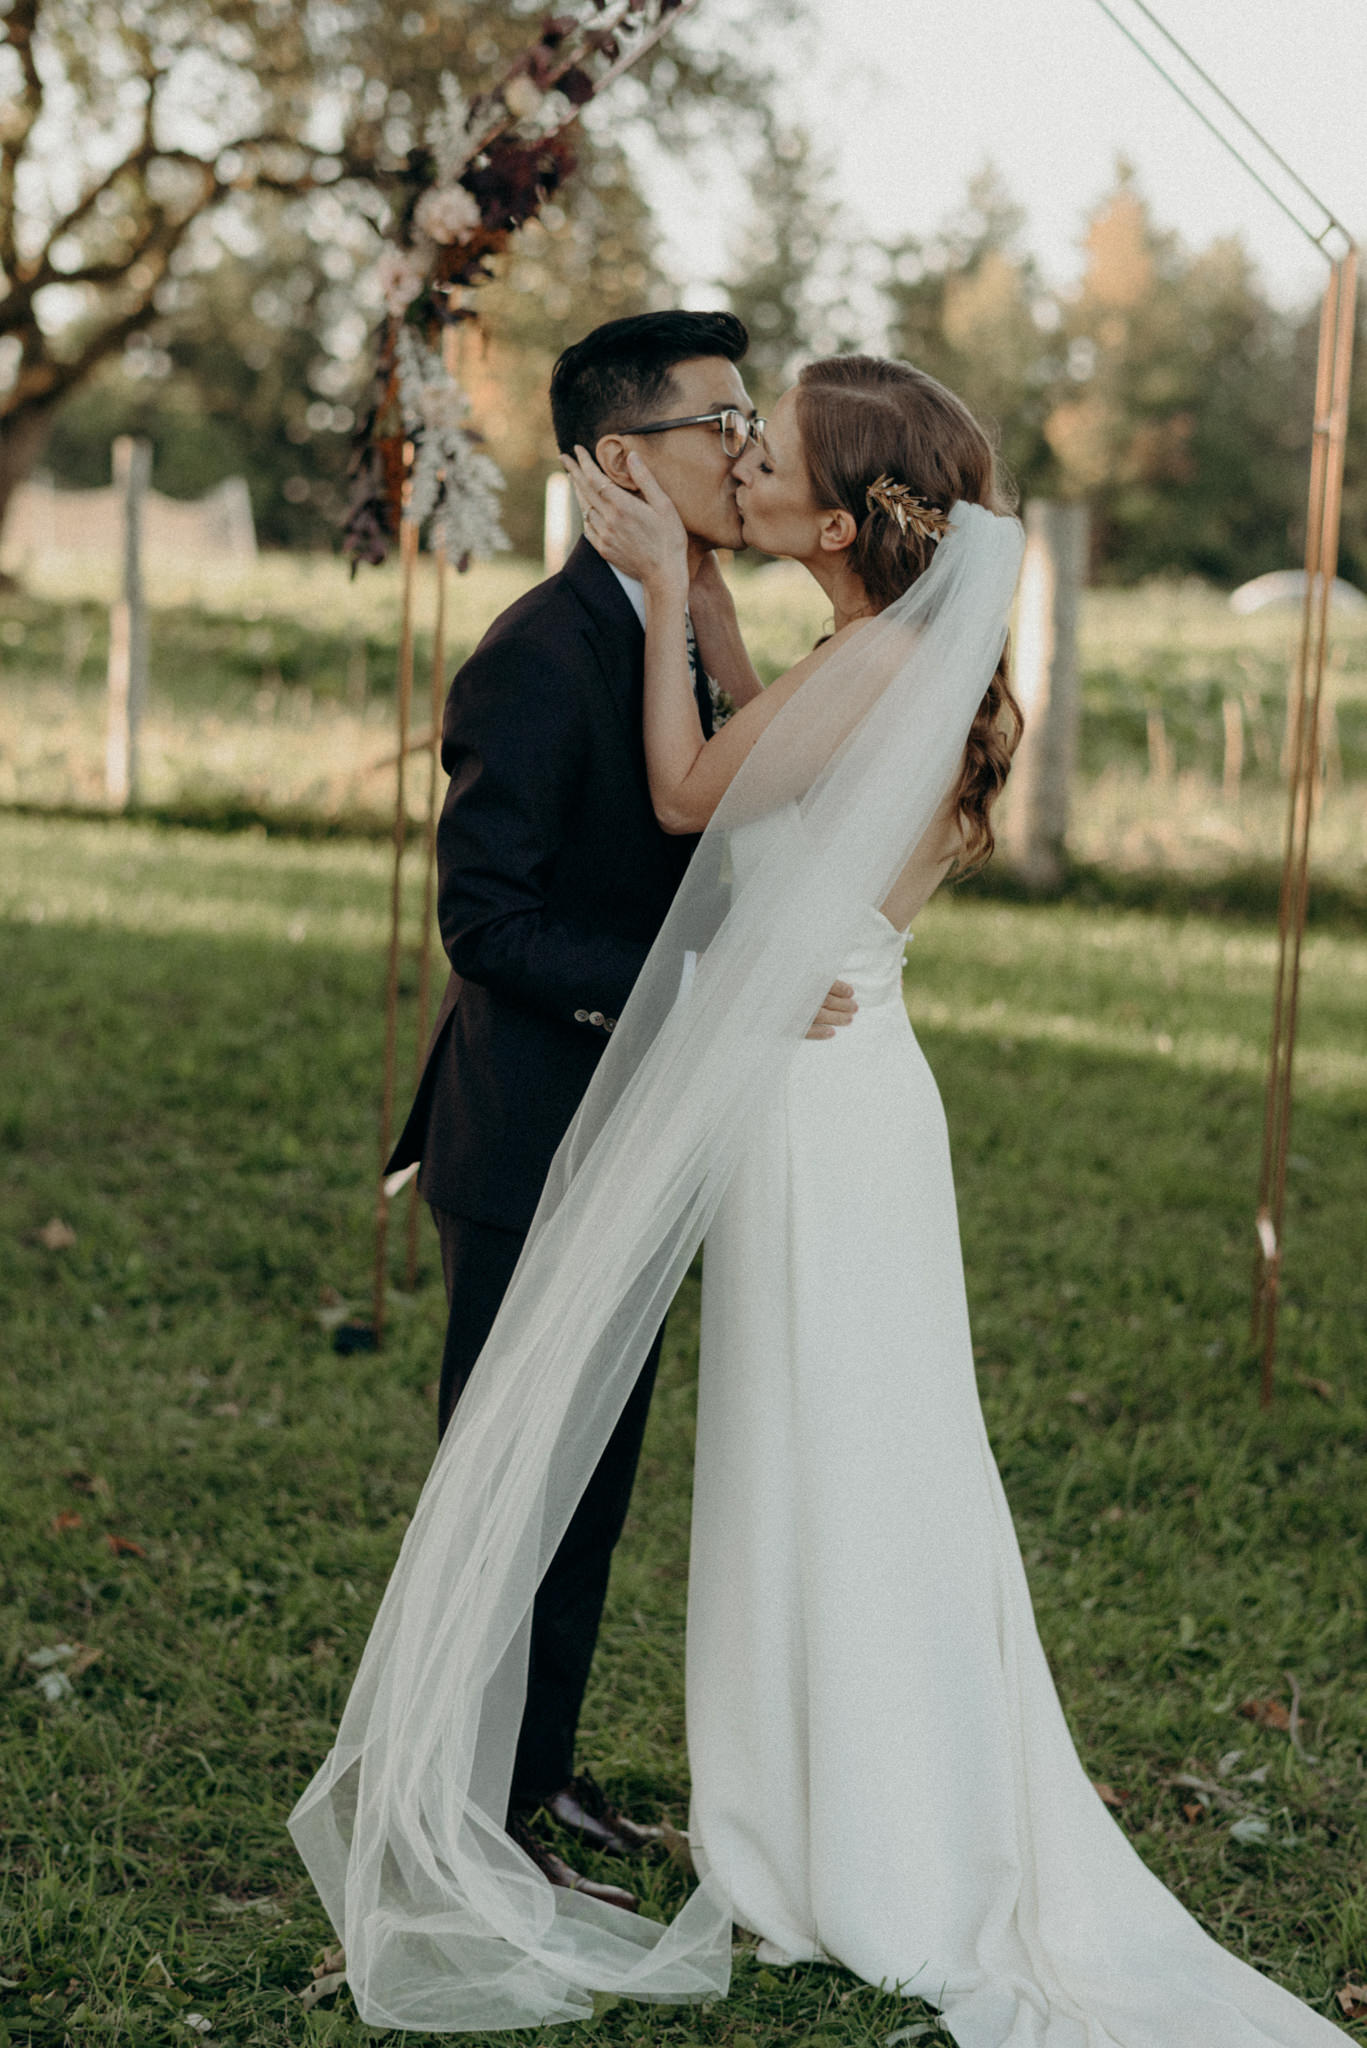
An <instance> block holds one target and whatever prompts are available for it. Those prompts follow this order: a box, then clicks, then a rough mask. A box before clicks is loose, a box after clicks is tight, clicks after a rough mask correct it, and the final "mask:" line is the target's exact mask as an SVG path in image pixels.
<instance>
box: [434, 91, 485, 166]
mask: <svg viewBox="0 0 1367 2048" xmlns="http://www.w3.org/2000/svg"><path fill="white" fill-rule="evenodd" d="M437 89H438V91H439V92H440V94H441V105H440V106H439V107H437V108H436V109H435V111H434V112H433V113H432V114H431V116H430V117H429V119H428V123H427V146H428V148H429V149H430V150H431V152H432V157H433V161H434V163H435V166H436V173H437V183H438V185H454V184H455V182H456V180H457V178H459V176H460V174H461V172H462V171H463V170H464V169H465V166H466V164H468V163H469V161H470V158H471V156H472V154H473V152H474V146H475V143H476V141H477V140H478V138H477V137H476V136H474V135H472V134H471V133H470V106H469V102H468V101H467V99H466V97H465V94H464V93H463V92H462V91H461V89H460V83H459V80H457V79H456V78H454V77H453V76H452V75H451V73H450V72H449V71H443V72H442V74H441V77H440V79H439V80H438V81H437Z"/></svg>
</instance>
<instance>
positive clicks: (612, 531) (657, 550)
mask: <svg viewBox="0 0 1367 2048" xmlns="http://www.w3.org/2000/svg"><path fill="white" fill-rule="evenodd" d="M560 460H561V462H562V464H563V465H564V468H565V471H566V473H567V475H568V476H569V479H570V482H571V483H572V484H573V485H574V490H575V495H576V497H577V498H578V500H579V507H580V510H581V511H582V513H583V515H584V531H585V533H586V534H587V535H588V538H589V539H590V541H592V543H593V545H594V547H595V548H597V550H598V552H599V554H600V555H603V556H604V557H605V558H606V560H608V561H609V562H611V563H612V564H613V565H614V567H615V568H618V569H621V570H622V571H623V572H624V574H626V575H628V576H635V577H638V578H639V579H640V581H641V582H643V583H648V582H651V581H652V580H657V579H664V580H666V581H669V582H675V581H678V580H679V579H682V582H683V585H684V587H685V590H686V588H687V582H688V536H687V534H686V533H685V532H684V526H683V521H682V520H681V519H680V517H679V515H678V513H677V512H676V511H675V510H674V507H673V505H672V504H671V503H670V500H669V499H668V497H667V496H666V495H665V493H664V491H663V490H661V488H660V486H659V484H658V483H656V481H655V478H654V476H653V475H652V474H651V471H650V469H649V467H648V466H647V464H646V463H645V462H644V461H643V460H642V458H641V457H640V456H639V455H637V454H636V453H635V451H634V450H633V452H632V453H631V455H630V456H629V457H628V458H627V460H628V467H629V470H630V473H631V477H632V481H633V483H634V485H635V487H636V488H635V490H624V489H623V488H622V487H621V486H620V485H618V484H615V483H613V481H612V480H611V478H610V477H607V476H605V475H604V473H603V471H602V470H601V469H600V468H599V467H598V465H597V463H596V462H595V461H594V459H593V457H592V456H591V455H590V454H589V451H588V450H587V448H576V449H575V451H574V455H573V457H571V456H568V455H562V456H561V458H560Z"/></svg>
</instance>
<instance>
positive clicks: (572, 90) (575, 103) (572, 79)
mask: <svg viewBox="0 0 1367 2048" xmlns="http://www.w3.org/2000/svg"><path fill="white" fill-rule="evenodd" d="M560 90H561V92H563V93H564V95H565V98H566V99H567V100H568V101H569V103H570V105H571V106H572V107H583V106H587V104H588V102H589V101H590V100H591V99H592V98H593V93H594V85H593V80H592V79H591V78H590V77H589V74H588V72H587V71H581V70H580V69H579V67H578V65H576V66H575V67H574V69H573V70H572V71H567V72H566V73H565V75H564V77H563V78H562V79H561V80H560Z"/></svg>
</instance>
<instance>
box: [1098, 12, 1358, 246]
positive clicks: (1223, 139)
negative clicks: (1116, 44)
mask: <svg viewBox="0 0 1367 2048" xmlns="http://www.w3.org/2000/svg"><path fill="white" fill-rule="evenodd" d="M1096 4H1097V6H1098V7H1099V8H1100V9H1101V11H1102V13H1103V14H1104V15H1105V16H1106V18H1107V20H1108V21H1110V22H1112V23H1113V24H1114V26H1115V27H1116V28H1118V29H1119V30H1120V33H1121V35H1122V36H1124V38H1125V40H1126V42H1127V43H1129V44H1130V45H1131V46H1132V47H1133V48H1134V49H1136V50H1138V52H1139V54H1140V56H1141V57H1142V58H1143V59H1144V60H1145V62H1146V63H1148V64H1151V65H1152V66H1153V68H1154V70H1155V71H1156V72H1157V73H1158V74H1159V76H1160V78H1163V79H1164V80H1166V82H1167V83H1168V84H1169V85H1170V86H1171V87H1172V89H1173V91H1174V92H1175V93H1176V94H1177V97H1178V98H1179V99H1180V100H1182V101H1183V102H1184V103H1185V104H1186V105H1187V106H1188V107H1190V109H1191V111H1192V113H1193V114H1195V116H1196V118H1197V120H1198V121H1199V122H1200V123H1201V125H1202V127H1203V128H1206V129H1208V130H1209V131H1210V133H1211V134H1212V135H1213V136H1214V137H1215V139H1216V141H1217V142H1219V143H1221V144H1222V145H1223V146H1224V148H1225V149H1227V150H1228V151H1229V153H1230V155H1231V156H1232V157H1233V158H1234V159H1235V160H1236V162H1238V163H1240V164H1242V165H1243V167H1244V169H1245V170H1246V171H1247V172H1248V175H1249V177H1250V178H1252V180H1253V182H1254V183H1255V184H1256V185H1260V186H1261V187H1262V189H1263V191H1264V192H1265V193H1266V194H1267V196H1268V198H1269V199H1270V200H1271V201H1272V202H1273V204H1274V205H1275V206H1278V207H1280V209H1281V211H1282V212H1283V213H1284V214H1285V215H1286V217H1287V219H1288V220H1289V221H1292V222H1294V223H1295V225H1296V226H1297V227H1298V228H1299V229H1300V231H1301V233H1302V234H1303V235H1304V236H1305V237H1306V239H1307V240H1308V241H1310V242H1312V243H1313V244H1314V246H1315V247H1316V248H1317V249H1318V250H1319V251H1320V254H1321V255H1323V256H1327V255H1328V254H1329V252H1328V250H1326V248H1325V246H1324V243H1325V238H1326V236H1327V235H1329V234H1330V233H1331V232H1332V231H1333V230H1334V229H1335V228H1337V230H1338V232H1339V233H1340V234H1341V235H1342V236H1343V238H1344V241H1345V243H1346V244H1348V245H1349V246H1350V247H1351V245H1352V237H1351V235H1350V234H1349V233H1348V230H1347V229H1346V228H1345V227H1344V225H1343V222H1342V221H1341V220H1340V219H1339V217H1338V215H1337V214H1336V213H1335V212H1334V211H1333V208H1332V207H1329V206H1326V205H1325V203H1324V201H1323V200H1322V199H1321V198H1320V196H1319V194H1318V193H1317V192H1313V191H1312V190H1311V189H1310V187H1309V186H1308V185H1307V184H1306V182H1305V180H1304V178H1302V177H1301V176H1300V174H1299V173H1298V172H1297V171H1294V170H1293V169H1292V168H1291V165H1290V164H1289V163H1288V162H1287V161H1286V158H1285V157H1284V156H1282V155H1281V153H1280V151H1278V150H1276V149H1274V148H1273V146H1272V144H1271V143H1270V142H1269V141H1268V139H1267V137H1266V136H1265V135H1264V134H1263V133H1262V131H1261V129H1259V128H1256V127H1255V126H1254V124H1253V123H1252V121H1250V120H1249V118H1248V116H1247V114H1245V113H1243V112H1242V110H1241V109H1240V108H1239V107H1237V106H1236V105H1235V103H1234V101H1233V100H1232V99H1231V98H1230V97H1229V94H1228V93H1227V92H1224V91H1223V90H1222V89H1221V88H1220V87H1219V86H1218V85H1217V84H1216V83H1215V80H1214V79H1213V78H1212V77H1211V76H1210V74H1209V72H1207V71H1204V70H1203V69H1202V68H1201V66H1200V65H1199V64H1198V63H1197V61H1196V59H1195V58H1194V57H1193V56H1192V54H1191V52H1190V51H1189V50H1188V49H1186V48H1185V47H1184V46H1183V45H1182V44H1181V43H1179V42H1178V40H1177V38H1176V36H1175V35H1174V34H1173V33H1172V30H1171V29H1170V28H1167V27H1165V25H1164V24H1163V22H1161V21H1160V20H1159V18H1158V16H1157V15H1156V14H1155V13H1154V12H1153V9H1152V8H1151V7H1147V6H1145V4H1144V0H1128V4H1129V5H1130V6H1131V7H1132V8H1133V9H1134V10H1135V11H1136V12H1137V13H1139V14H1141V15H1143V17H1144V19H1145V20H1146V21H1148V22H1150V23H1151V24H1152V25H1153V27H1154V28H1155V29H1156V30H1157V32H1158V34H1159V35H1160V36H1162V38H1163V40H1164V42H1165V43H1167V44H1168V46H1169V48H1170V49H1173V50H1175V51H1176V52H1177V54H1178V56H1179V57H1180V58H1181V59H1182V62H1183V63H1184V64H1185V65H1187V67H1188V68H1189V69H1190V70H1191V71H1192V72H1193V73H1194V74H1195V75H1196V77H1197V78H1199V79H1200V81H1201V83H1202V84H1203V85H1204V86H1206V87H1207V89H1208V90H1209V91H1210V92H1212V93H1213V94H1214V95H1215V97H1216V99H1217V100H1218V101H1219V102H1220V104H1221V105H1222V106H1224V107H1227V108H1228V110H1229V112H1230V113H1231V114H1232V115H1233V116H1234V119H1235V120H1236V121H1237V122H1238V123H1239V125H1240V127H1241V128H1243V129H1244V130H1245V132H1246V133H1247V134H1249V135H1251V136H1252V137H1253V139H1254V141H1255V142H1256V143H1257V144H1258V147H1259V148H1260V149H1262V150H1265V151H1266V153H1267V155H1268V156H1269V157H1270V158H1271V160H1272V162H1273V163H1274V164H1276V166H1277V168H1278V170H1280V171H1283V172H1285V174H1286V176H1287V177H1288V178H1289V179H1290V180H1291V183H1292V184H1293V185H1294V186H1295V187H1296V188H1297V190H1298V191H1300V192H1303V193H1304V195H1305V197H1306V198H1307V199H1308V200H1309V201H1310V202H1311V204H1312V205H1313V206H1315V207H1317V208H1318V209H1319V211H1320V212H1321V213H1322V214H1323V215H1324V225H1323V227H1322V228H1321V229H1320V230H1319V232H1318V234H1316V233H1314V232H1313V231H1312V230H1311V229H1310V228H1309V227H1308V226H1307V225H1306V223H1305V222H1304V221H1303V220H1302V219H1301V217H1300V215H1299V214H1298V213H1297V212H1296V211H1295V209H1294V207H1292V206H1290V205H1289V204H1288V203H1287V201H1286V199H1285V198H1284V197H1283V196H1282V194H1281V193H1280V192H1278V191H1277V189H1276V187H1275V186H1274V185H1272V184H1270V183H1269V182H1268V180H1267V179H1266V178H1265V177H1264V176H1263V175H1262V173H1261V172H1260V171H1259V170H1257V169H1256V168H1255V166H1254V165H1253V164H1251V163H1250V162H1249V160H1248V158H1247V157H1246V156H1245V154H1244V153H1243V151H1242V150H1241V149H1240V148H1239V146H1238V144H1237V143H1236V142H1235V141H1234V140H1233V139H1232V137H1230V136H1229V135H1227V134H1226V133H1225V131H1224V129H1223V128H1221V126H1220V125H1219V123H1218V122H1217V121H1215V120H1213V119H1212V117H1211V115H1210V114H1209V113H1208V112H1207V111H1206V109H1205V108H1204V107H1203V106H1201V104H1200V102H1199V101H1198V100H1196V99H1195V98H1194V97H1193V96H1192V94H1191V93H1190V92H1188V91H1187V89H1186V87H1185V86H1184V85H1182V84H1181V82H1180V81H1179V80H1178V79H1177V78H1175V77H1174V75H1173V73H1172V71H1171V70H1170V69H1169V68H1168V66H1167V65H1166V64H1165V63H1164V62H1163V60H1162V58H1161V57H1159V56H1158V55H1157V54H1156V53H1155V52H1154V51H1153V50H1151V49H1149V48H1148V46H1147V45H1146V44H1145V43H1144V41H1143V40H1142V39H1141V38H1140V37H1139V36H1137V35H1136V34H1135V32H1134V30H1133V29H1132V28H1131V27H1130V26H1129V24H1128V23H1127V22H1125V21H1123V20H1122V19H1121V17H1120V15H1119V13H1118V12H1117V11H1116V9H1115V7H1113V6H1112V5H1111V4H1110V0H1096ZM1330 260H1331V261H1333V260H1335V259H1333V258H1331V259H1330Z"/></svg>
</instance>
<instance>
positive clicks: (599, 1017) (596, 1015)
mask: <svg viewBox="0 0 1367 2048" xmlns="http://www.w3.org/2000/svg"><path fill="white" fill-rule="evenodd" d="M602 1021H603V1013H602V1011H601V1010H590V1011H589V1022H590V1024H601V1023H602Z"/></svg>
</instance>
